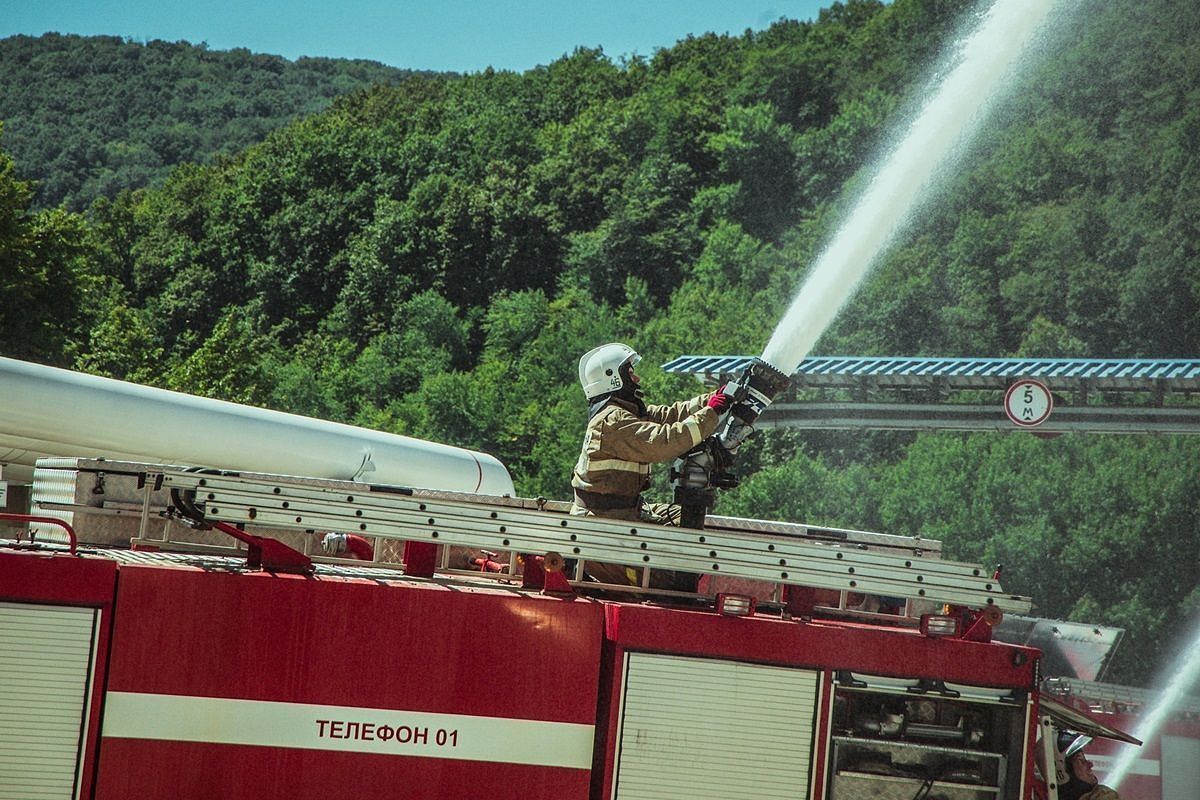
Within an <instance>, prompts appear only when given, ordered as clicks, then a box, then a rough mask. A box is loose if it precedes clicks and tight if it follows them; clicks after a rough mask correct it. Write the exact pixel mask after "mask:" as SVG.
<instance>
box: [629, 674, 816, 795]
mask: <svg viewBox="0 0 1200 800" xmlns="http://www.w3.org/2000/svg"><path fill="white" fill-rule="evenodd" d="M624 666H625V673H624V676H625V677H624V686H623V697H622V707H621V721H620V728H619V732H618V744H617V753H616V778H615V780H614V783H613V785H614V792H613V794H614V797H615V798H617V800H641V798H645V800H671V799H672V798H680V799H681V800H682V799H683V798H686V800H702V799H703V798H713V799H714V800H717V799H718V798H719V799H720V800H726V798H730V797H754V798H762V800H768V798H788V800H805V798H807V797H808V796H809V786H810V783H811V765H812V756H813V740H814V732H813V731H814V717H815V714H816V707H817V698H818V696H819V690H820V679H821V675H820V673H819V672H814V671H809V670H802V669H788V668H783V667H773V666H765V665H761V664H744V663H739V662H734V661H722V660H717V659H708V658H684V657H679V656H669V655H655V654H650V653H627V654H626V657H625V665H624Z"/></svg>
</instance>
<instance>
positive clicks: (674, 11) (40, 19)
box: [0, 0, 833, 72]
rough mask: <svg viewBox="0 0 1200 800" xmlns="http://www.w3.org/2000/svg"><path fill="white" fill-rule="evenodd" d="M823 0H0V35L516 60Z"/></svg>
mask: <svg viewBox="0 0 1200 800" xmlns="http://www.w3.org/2000/svg"><path fill="white" fill-rule="evenodd" d="M832 2H833V0H750V1H749V2H743V0H604V1H603V2H551V0H491V2H488V1H487V0H421V1H419V2H413V1H412V0H293V2H282V1H281V0H191V1H190V2H178V1H177V0H0V38H4V37H7V36H11V35H14V34H18V33H24V34H29V35H32V36H38V35H41V34H42V33H46V32H48V31H57V32H58V33H78V34H84V35H93V34H109V35H113V36H122V37H126V38H130V39H133V40H135V41H148V40H151V39H165V40H168V41H178V40H180V39H183V40H186V41H189V42H192V43H193V44H199V43H200V42H207V43H208V46H209V47H210V48H211V49H213V50H228V49H231V48H234V47H245V48H247V49H249V50H252V51H254V52H256V53H272V54H276V55H281V56H284V57H286V58H289V59H296V58H298V57H300V56H329V57H332V58H366V59H370V60H373V61H381V62H383V63H385V64H390V65H392V66H396V67H404V68H410V69H432V70H454V71H460V72H474V71H478V70H481V69H484V68H485V67H488V66H491V67H495V68H496V69H512V70H517V71H524V70H526V69H530V68H532V67H534V66H537V65H538V64H547V63H549V62H551V61H553V60H555V59H556V58H558V57H559V56H561V55H563V54H564V53H569V52H570V51H572V50H574V49H575V48H576V47H577V46H587V47H595V46H601V47H603V48H604V52H605V53H607V54H608V55H609V56H612V57H613V58H619V57H620V56H623V55H629V54H637V55H644V56H649V55H652V54H653V53H654V51H655V50H656V49H657V48H660V47H669V46H671V45H672V44H674V43H675V42H676V41H677V40H678V39H681V38H683V37H685V36H687V35H688V34H689V33H690V34H702V33H705V32H708V31H713V32H716V33H734V34H740V33H741V32H742V31H744V30H746V29H747V28H752V29H754V30H761V29H763V28H766V27H768V26H769V25H770V24H771V23H772V22H774V21H775V20H778V19H779V18H781V17H787V18H790V19H801V20H807V19H813V18H815V17H816V15H817V14H818V13H819V11H820V9H821V8H822V7H827V6H829V5H831V4H832Z"/></svg>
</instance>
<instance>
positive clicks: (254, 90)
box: [0, 33, 411, 211]
mask: <svg viewBox="0 0 1200 800" xmlns="http://www.w3.org/2000/svg"><path fill="white" fill-rule="evenodd" d="M409 74H411V73H409V72H408V71H406V70H398V69H394V68H392V67H387V66H384V65H383V64H378V63H375V62H372V61H350V60H346V59H328V58H301V59H299V60H297V61H288V60H287V59H284V58H280V57H279V56H272V55H264V54H260V53H251V52H250V51H249V50H245V49H236V50H229V51H220V50H209V49H208V48H207V47H206V46H204V45H197V46H193V45H191V44H189V43H188V42H164V41H160V40H155V41H150V42H146V43H145V44H140V43H137V42H133V41H128V40H125V39H122V38H120V37H117V36H75V35H67V36H64V35H60V34H55V33H48V34H45V35H44V36H38V37H33V36H10V37H8V38H6V39H0V87H3V89H4V91H3V92H0V120H4V122H5V128H6V131H7V132H6V133H5V135H4V148H5V150H7V151H8V152H9V153H10V154H11V155H12V157H13V159H14V160H15V161H16V162H17V165H18V170H17V171H18V175H19V176H20V177H21V178H24V179H27V180H33V181H36V183H37V188H36V193H35V195H34V203H35V205H37V206H39V207H43V208H51V207H54V206H57V205H59V204H63V205H66V206H67V207H68V208H70V209H72V210H76V211H79V210H82V209H85V208H87V207H88V206H89V205H91V203H92V202H93V201H95V200H97V199H99V198H101V197H110V196H112V195H114V194H116V193H117V192H119V191H120V190H122V189H139V188H142V187H145V186H151V185H159V184H161V183H163V181H165V180H166V178H167V176H168V175H169V174H170V172H171V170H172V169H173V168H174V167H176V166H178V165H179V164H182V163H185V162H188V163H197V164H199V163H208V162H211V161H214V160H216V159H219V158H221V157H222V156H229V155H233V154H235V153H237V152H239V151H241V150H243V149H245V148H246V147H248V146H250V145H252V144H255V143H257V142H260V141H262V139H263V137H265V136H266V135H267V133H269V132H270V131H273V130H278V129H279V128H282V127H283V126H284V125H286V124H287V123H289V122H292V121H294V120H297V119H300V118H302V117H307V116H310V115H312V114H315V113H317V112H319V111H324V110H325V109H326V108H328V107H329V104H330V103H331V102H332V101H333V99H334V98H335V97H338V96H340V95H344V94H348V93H350V92H352V91H354V90H355V89H364V88H367V87H369V86H373V85H375V84H378V83H389V82H396V81H399V80H401V79H402V78H404V77H405V76H407V75H409Z"/></svg>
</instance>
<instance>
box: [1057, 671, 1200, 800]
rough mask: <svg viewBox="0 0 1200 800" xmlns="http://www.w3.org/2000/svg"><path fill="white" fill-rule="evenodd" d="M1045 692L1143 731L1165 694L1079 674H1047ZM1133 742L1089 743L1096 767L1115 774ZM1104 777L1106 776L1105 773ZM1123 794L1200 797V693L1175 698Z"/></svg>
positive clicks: (1173, 799) (1183, 799)
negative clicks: (1093, 679) (1162, 695)
mask: <svg viewBox="0 0 1200 800" xmlns="http://www.w3.org/2000/svg"><path fill="white" fill-rule="evenodd" d="M1042 689H1043V691H1044V692H1046V693H1047V694H1049V695H1050V696H1052V697H1054V698H1055V699H1056V700H1058V701H1060V702H1063V703H1065V704H1067V705H1070V706H1071V707H1073V708H1076V709H1078V710H1080V711H1083V712H1086V713H1088V714H1090V715H1091V716H1093V717H1097V718H1099V719H1102V720H1104V721H1106V722H1107V723H1108V724H1110V725H1114V726H1117V727H1119V728H1120V729H1122V730H1128V731H1134V732H1137V733H1138V734H1139V735H1141V727H1140V725H1141V723H1142V721H1143V720H1145V719H1146V717H1147V716H1148V715H1149V714H1151V713H1153V709H1154V708H1155V707H1156V705H1157V703H1158V702H1159V700H1160V698H1159V697H1158V696H1157V694H1156V693H1154V692H1150V691H1147V690H1146V689H1142V688H1139V687H1135V686H1121V685H1117V684H1111V683H1102V682H1098V681H1088V680H1082V679H1079V678H1068V677H1055V678H1047V679H1046V680H1044V681H1043V683H1042ZM1126 747H1127V745H1124V744H1121V743H1119V742H1113V741H1111V740H1106V739H1100V740H1097V742H1096V743H1095V744H1094V745H1093V746H1092V747H1091V748H1089V753H1088V758H1089V759H1090V760H1091V761H1093V762H1095V764H1096V772H1097V773H1098V774H1101V775H1105V774H1111V772H1112V769H1113V766H1114V765H1115V763H1116V762H1117V761H1118V760H1119V759H1121V758H1124V757H1125V756H1126V754H1125V752H1124V750H1125V748H1126ZM1102 780H1103V778H1102ZM1121 796H1122V797H1129V798H1145V800H1190V799H1191V798H1195V797H1200V697H1197V696H1195V695H1190V696H1183V697H1180V698H1178V699H1177V700H1176V702H1174V703H1172V705H1171V707H1170V709H1169V710H1167V711H1166V713H1165V718H1164V719H1163V721H1162V725H1161V727H1158V728H1157V729H1156V730H1155V731H1154V732H1152V733H1149V734H1147V735H1146V741H1145V742H1144V744H1143V745H1142V746H1141V747H1140V748H1138V749H1137V753H1136V754H1135V755H1134V758H1133V761H1132V763H1131V765H1130V767H1129V770H1128V771H1127V772H1126V774H1125V777H1124V779H1123V780H1122V781H1121Z"/></svg>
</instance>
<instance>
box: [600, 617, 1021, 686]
mask: <svg viewBox="0 0 1200 800" xmlns="http://www.w3.org/2000/svg"><path fill="white" fill-rule="evenodd" d="M607 622H608V636H609V637H610V638H612V639H613V641H614V642H616V643H617V644H619V645H620V646H621V647H623V648H625V649H629V650H646V651H651V652H666V653H677V654H680V655H698V656H708V657H712V658H730V659H736V660H742V661H759V662H762V663H768V664H781V665H792V666H805V667H813V668H825V669H834V670H838V669H848V670H852V671H855V672H864V673H868V674H875V675H896V676H904V677H927V678H931V679H941V680H945V681H949V682H952V683H964V684H972V685H980V686H995V687H1013V688H1020V689H1032V688H1033V685H1034V661H1035V659H1036V656H1037V654H1038V651H1037V650H1034V649H1032V648H1028V647H1021V646H1018V645H1010V644H1000V643H994V642H988V643H985V642H969V641H963V640H961V639H947V638H930V637H926V636H922V635H921V634H920V633H918V632H916V631H913V630H909V629H901V628H883V627H880V626H878V625H856V624H851V623H838V622H804V621H801V620H796V619H793V620H783V619H778V618H768V617H764V616H755V617H722V616H718V615H716V614H712V613H706V612H698V611H695V612H693V611H668V610H666V609H662V608H654V607H650V606H610V607H609V608H608V616H607Z"/></svg>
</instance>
